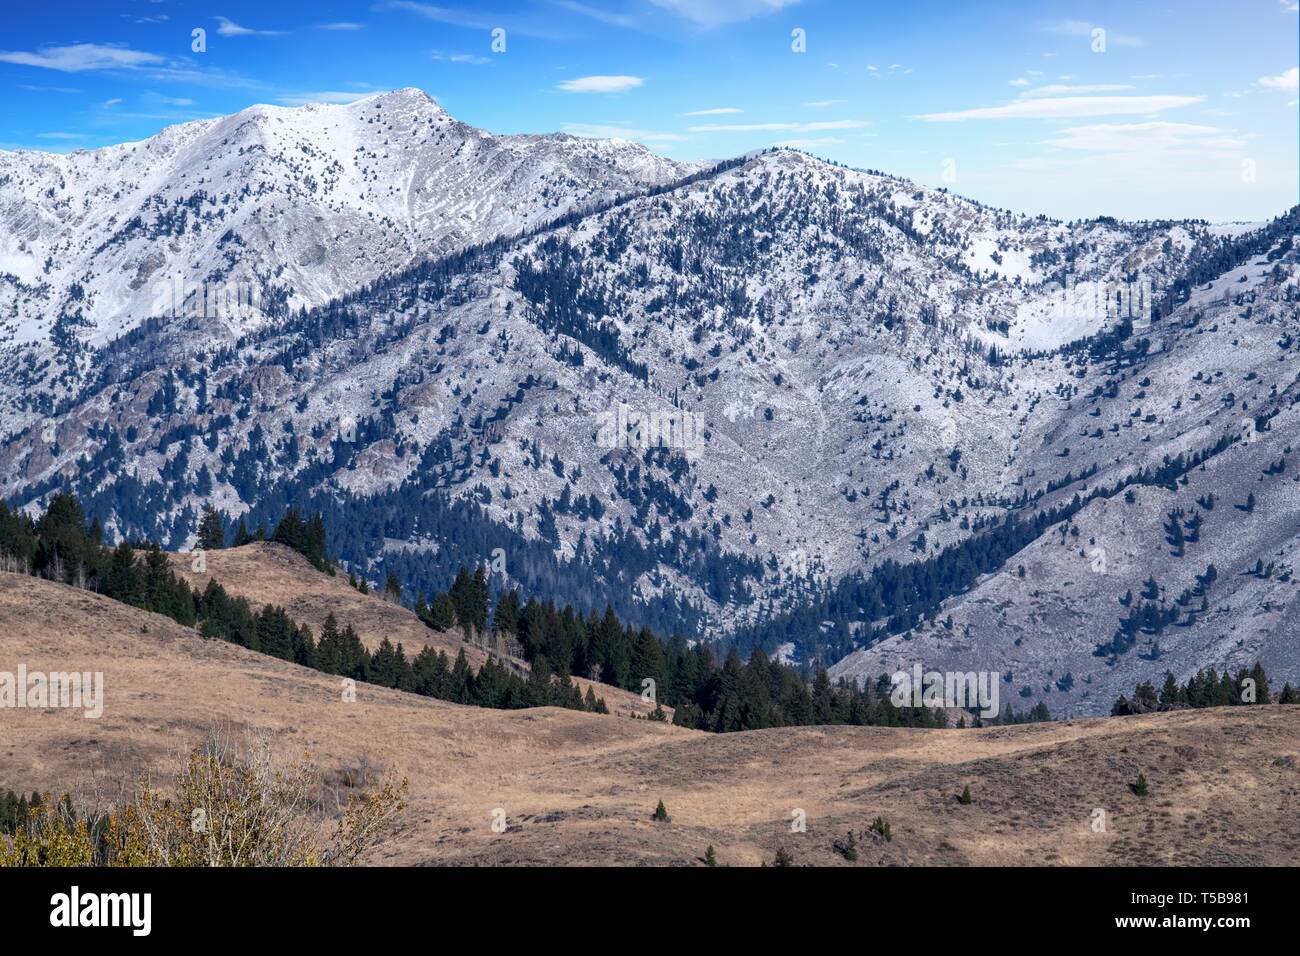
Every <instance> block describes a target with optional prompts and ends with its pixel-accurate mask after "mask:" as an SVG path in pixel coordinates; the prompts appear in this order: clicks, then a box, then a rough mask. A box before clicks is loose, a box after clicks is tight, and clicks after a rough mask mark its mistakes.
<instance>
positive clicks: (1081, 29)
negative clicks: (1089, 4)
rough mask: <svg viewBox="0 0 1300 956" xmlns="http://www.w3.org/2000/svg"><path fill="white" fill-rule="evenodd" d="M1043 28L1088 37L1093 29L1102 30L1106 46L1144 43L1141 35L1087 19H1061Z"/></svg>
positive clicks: (1049, 31)
mask: <svg viewBox="0 0 1300 956" xmlns="http://www.w3.org/2000/svg"><path fill="white" fill-rule="evenodd" d="M1043 29H1044V30H1045V31H1046V32H1048V33H1056V34H1059V35H1060V36H1071V37H1088V38H1090V39H1091V38H1092V36H1093V35H1094V31H1095V30H1104V31H1105V36H1106V45H1107V46H1108V47H1111V46H1124V47H1139V46H1145V45H1146V43H1145V41H1143V39H1142V38H1141V37H1135V36H1132V35H1131V34H1128V33H1119V32H1117V31H1115V30H1111V29H1109V28H1108V27H1106V26H1105V25H1104V24H1098V23H1089V22H1088V21H1087V20H1061V21H1059V22H1057V23H1049V24H1048V25H1047V26H1045V27H1043Z"/></svg>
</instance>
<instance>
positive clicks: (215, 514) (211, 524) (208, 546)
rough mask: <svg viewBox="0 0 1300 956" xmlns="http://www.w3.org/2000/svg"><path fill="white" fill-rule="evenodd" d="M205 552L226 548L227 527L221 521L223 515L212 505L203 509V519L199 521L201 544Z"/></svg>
mask: <svg viewBox="0 0 1300 956" xmlns="http://www.w3.org/2000/svg"><path fill="white" fill-rule="evenodd" d="M198 546H199V547H200V548H202V549H203V550H204V551H220V550H221V549H222V548H224V547H225V546H226V526H225V524H224V523H223V522H222V520H221V513H220V512H219V511H217V509H216V508H214V507H212V506H211V505H206V506H205V507H204V508H203V518H202V520H200V521H199V544H198Z"/></svg>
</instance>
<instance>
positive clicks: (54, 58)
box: [0, 43, 163, 73]
mask: <svg viewBox="0 0 1300 956" xmlns="http://www.w3.org/2000/svg"><path fill="white" fill-rule="evenodd" d="M162 62H163V58H162V57H160V56H158V55H156V54H154V53H145V52H143V51H142V50H131V49H128V48H126V47H124V46H113V45H109V44H100V43H74V44H72V45H70V46H47V47H41V48H40V49H39V50H38V51H37V52H35V53H27V52H5V51H3V50H0V63H18V64H20V65H22V66H39V67H43V68H45V69H47V70H61V71H62V72H64V73H81V72H83V71H85V70H111V69H133V68H138V67H144V66H150V65H152V64H158V63H162Z"/></svg>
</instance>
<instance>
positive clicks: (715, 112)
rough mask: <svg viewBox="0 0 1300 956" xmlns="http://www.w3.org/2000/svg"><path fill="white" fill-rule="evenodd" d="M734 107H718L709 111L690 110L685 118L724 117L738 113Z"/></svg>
mask: <svg viewBox="0 0 1300 956" xmlns="http://www.w3.org/2000/svg"><path fill="white" fill-rule="evenodd" d="M740 112H742V111H741V110H738V109H736V107H734V106H719V107H716V108H715V109H711V110H691V112H689V113H687V114H686V115H687V116H725V115H726V114H728V113H740Z"/></svg>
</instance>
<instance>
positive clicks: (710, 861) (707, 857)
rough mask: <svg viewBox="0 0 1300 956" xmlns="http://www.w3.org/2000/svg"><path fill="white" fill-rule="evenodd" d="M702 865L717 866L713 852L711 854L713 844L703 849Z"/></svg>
mask: <svg viewBox="0 0 1300 956" xmlns="http://www.w3.org/2000/svg"><path fill="white" fill-rule="evenodd" d="M704 865H705V866H717V865H718V858H717V856H716V855H715V854H714V852H713V844H712V843H710V844H709V845H708V847H707V848H706V849H705V851H704Z"/></svg>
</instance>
